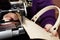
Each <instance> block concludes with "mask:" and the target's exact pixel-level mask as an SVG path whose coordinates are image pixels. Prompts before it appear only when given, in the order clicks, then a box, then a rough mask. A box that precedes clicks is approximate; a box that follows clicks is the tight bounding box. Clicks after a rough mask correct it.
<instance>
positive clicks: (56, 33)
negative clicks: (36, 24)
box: [44, 24, 58, 37]
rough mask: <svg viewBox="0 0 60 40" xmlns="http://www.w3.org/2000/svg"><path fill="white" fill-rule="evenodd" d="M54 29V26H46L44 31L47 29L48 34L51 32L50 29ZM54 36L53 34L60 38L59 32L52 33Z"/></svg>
mask: <svg viewBox="0 0 60 40" xmlns="http://www.w3.org/2000/svg"><path fill="white" fill-rule="evenodd" d="M52 27H53V26H52V25H51V24H46V25H45V28H44V29H45V30H46V31H47V32H50V29H51V28H52ZM52 34H53V35H54V36H56V37H58V32H57V31H56V32H52Z"/></svg>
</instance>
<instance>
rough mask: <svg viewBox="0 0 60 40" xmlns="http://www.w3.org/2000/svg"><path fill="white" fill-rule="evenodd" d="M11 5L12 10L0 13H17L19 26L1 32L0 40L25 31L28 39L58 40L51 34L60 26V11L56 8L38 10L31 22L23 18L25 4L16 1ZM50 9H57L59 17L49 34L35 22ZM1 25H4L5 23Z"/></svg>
mask: <svg viewBox="0 0 60 40" xmlns="http://www.w3.org/2000/svg"><path fill="white" fill-rule="evenodd" d="M11 4H12V8H11V9H10V10H1V11H0V13H3V12H17V13H16V14H17V15H18V17H19V21H20V23H21V24H19V25H18V26H17V27H15V28H10V29H5V30H1V31H0V39H4V38H8V37H12V36H15V35H19V34H20V35H21V34H24V33H25V31H26V32H27V34H28V36H29V38H30V39H44V40H60V39H59V38H58V37H55V36H53V35H52V34H51V33H53V32H55V31H57V29H58V26H59V24H60V19H59V18H60V9H59V8H58V7H57V6H54V5H51V6H48V7H45V8H43V9H42V10H40V11H39V12H38V13H37V14H36V15H34V16H33V18H32V19H31V20H29V19H28V18H26V17H25V16H27V11H26V7H27V6H26V5H25V3H23V2H20V1H18V2H11ZM51 9H57V10H58V11H59V15H58V18H57V21H56V23H55V25H54V26H53V27H52V28H51V29H50V32H51V33H49V32H46V31H45V30H44V29H43V28H42V27H40V26H39V25H38V24H36V23H35V22H36V21H37V19H38V18H39V16H41V15H42V14H43V13H44V12H46V11H48V10H51ZM23 13H25V14H23ZM21 15H22V16H21ZM20 16H21V17H20ZM22 20H23V21H22ZM3 23H5V21H4V22H3ZM5 36H6V37H5Z"/></svg>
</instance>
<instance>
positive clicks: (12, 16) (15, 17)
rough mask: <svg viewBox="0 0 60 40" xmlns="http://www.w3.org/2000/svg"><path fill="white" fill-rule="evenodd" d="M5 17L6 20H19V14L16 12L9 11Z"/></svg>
mask: <svg viewBox="0 0 60 40" xmlns="http://www.w3.org/2000/svg"><path fill="white" fill-rule="evenodd" d="M3 19H4V20H11V19H13V20H18V16H17V15H16V14H14V13H8V14H5V15H4V16H3Z"/></svg>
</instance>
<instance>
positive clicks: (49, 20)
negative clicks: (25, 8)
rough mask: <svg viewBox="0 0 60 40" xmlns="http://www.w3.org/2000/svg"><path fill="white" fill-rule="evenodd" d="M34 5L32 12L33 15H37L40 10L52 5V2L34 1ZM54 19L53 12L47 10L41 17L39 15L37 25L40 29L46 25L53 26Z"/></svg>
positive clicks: (44, 0) (49, 0)
mask: <svg viewBox="0 0 60 40" xmlns="http://www.w3.org/2000/svg"><path fill="white" fill-rule="evenodd" d="M34 1H35V2H33V3H35V4H34V5H33V6H35V7H33V8H34V10H33V14H35V13H37V12H38V11H39V10H41V9H42V8H44V7H46V6H49V5H53V2H52V0H38V1H37V0H34ZM55 21H56V19H55V11H54V10H53V9H52V10H49V11H47V12H45V13H44V14H43V15H41V16H40V17H39V19H38V20H37V23H38V24H39V25H41V26H42V27H44V26H45V25H46V24H52V25H54V23H55Z"/></svg>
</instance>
